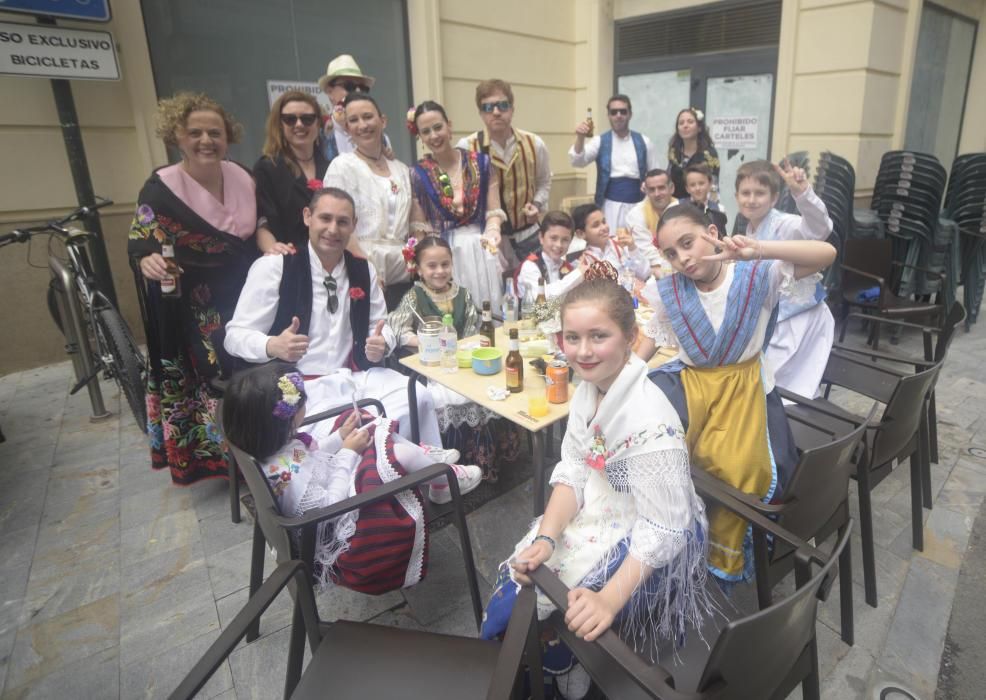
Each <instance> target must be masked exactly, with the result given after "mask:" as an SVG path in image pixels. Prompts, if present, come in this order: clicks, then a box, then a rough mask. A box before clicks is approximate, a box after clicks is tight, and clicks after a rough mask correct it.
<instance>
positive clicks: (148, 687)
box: [120, 632, 233, 700]
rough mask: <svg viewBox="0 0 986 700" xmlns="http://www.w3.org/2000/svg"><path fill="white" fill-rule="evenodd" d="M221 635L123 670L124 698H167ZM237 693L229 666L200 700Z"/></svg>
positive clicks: (198, 639) (191, 642) (223, 667)
mask: <svg viewBox="0 0 986 700" xmlns="http://www.w3.org/2000/svg"><path fill="white" fill-rule="evenodd" d="M218 636H219V635H218V633H211V632H210V633H208V634H203V635H202V636H200V637H196V638H195V639H192V640H189V641H188V642H186V643H184V644H181V645H180V646H177V647H172V648H171V649H169V650H168V652H167V653H164V654H157V655H154V656H151V657H148V658H146V659H144V660H143V661H138V662H136V663H133V664H130V665H128V666H123V667H122V668H121V669H120V697H124V698H147V699H148V700H151V699H153V698H167V697H168V695H169V694H170V693H171V692H172V691H173V690H174V689H175V688H176V687H177V686H178V684H179V683H180V682H181V681H182V679H183V678H184V677H185V676H186V675H188V672H189V671H191V670H192V667H193V666H194V665H195V663H196V662H197V661H198V660H199V659H200V658H201V657H202V656H203V655H204V654H205V652H206V650H207V649H208V648H209V646H210V645H211V644H212V643H213V642H214V641H215V640H216V637H218ZM232 690H233V675H232V674H231V673H230V671H229V665H228V664H227V663H223V664H222V665H221V666H220V667H219V668H218V669H216V672H215V674H213V676H212V678H210V679H209V681H208V683H206V684H205V687H203V688H202V690H200V691H199V693H198V694H197V695H196V697H197V698H202V699H203V700H204V699H205V698H213V697H216V696H220V697H221V696H222V694H223V693H225V692H227V691H232Z"/></svg>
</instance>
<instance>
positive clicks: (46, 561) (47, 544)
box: [34, 512, 120, 575]
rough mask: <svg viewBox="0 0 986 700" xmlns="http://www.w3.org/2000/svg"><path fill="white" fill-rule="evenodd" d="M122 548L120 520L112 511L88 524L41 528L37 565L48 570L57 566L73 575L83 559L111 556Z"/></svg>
mask: <svg viewBox="0 0 986 700" xmlns="http://www.w3.org/2000/svg"><path fill="white" fill-rule="evenodd" d="M119 547H120V519H119V516H118V514H117V513H115V512H114V513H112V514H111V515H109V516H108V517H105V518H103V519H101V520H93V521H91V522H89V523H87V524H86V526H85V527H72V526H71V524H66V523H64V522H57V523H52V524H50V525H44V526H42V527H41V530H40V532H39V533H38V545H37V549H36V551H35V555H34V567H35V568H40V569H42V570H44V571H47V570H49V569H56V570H59V571H61V572H63V573H64V574H65V575H69V574H71V572H72V569H73V567H75V566H77V565H78V564H79V563H80V562H86V561H99V560H100V558H101V557H106V558H111V557H113V556H114V555H115V554H116V553H117V552H118V551H119Z"/></svg>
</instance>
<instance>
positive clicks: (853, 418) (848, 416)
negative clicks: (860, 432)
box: [775, 387, 877, 428]
mask: <svg viewBox="0 0 986 700" xmlns="http://www.w3.org/2000/svg"><path fill="white" fill-rule="evenodd" d="M775 388H776V389H777V393H778V394H780V396H781V398H782V399H787V400H788V401H793V402H794V403H796V404H797V405H799V406H801V407H803V408H807V409H809V410H812V411H815V412H816V413H820V414H821V415H823V416H827V417H829V418H835V419H836V420H841V421H843V422H845V423H849V424H850V425H852V426H853V428H858V427H859V426H861V425H862V424H863V423H865V422H866V421H865V419H861V418H860V417H859V416H857V415H855V414H854V413H849V412H848V411H843V410H842V409H841V408H838V407H837V406H826V405H822V404H819V403H818V402H817V401H815V400H814V399H809V398H806V397H804V396H801V395H800V394H795V393H794V392H793V391H788V390H787V389H782V388H781V387H775ZM871 427H877V426H871Z"/></svg>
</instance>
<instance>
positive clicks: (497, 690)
mask: <svg viewBox="0 0 986 700" xmlns="http://www.w3.org/2000/svg"><path fill="white" fill-rule="evenodd" d="M532 632H533V633H534V635H535V637H534V643H539V641H540V640H538V639H537V637H536V633H537V594H536V593H535V592H534V588H533V587H531V586H524V587H523V588H521V589H520V593H518V594H517V600H516V602H515V603H514V609H513V612H511V613H510V621H509V622H508V623H507V631H506V633H505V634H504V635H503V643H502V644H501V645H500V654H499V656H498V657H497V660H496V667H495V668H494V669H493V680H492V682H491V683H490V687H489V690H488V691H487V693H486V698H487V700H499V699H500V698H507V697H511V693H512V691H513V688H514V685H515V684H516V682H517V673H518V672H519V671H520V667H521V664H522V663H523V662H524V652H525V651H527V642H528V639H530V637H531V633H532ZM535 671H536V675H537V676H538V677H540V676H541V669H536V670H535Z"/></svg>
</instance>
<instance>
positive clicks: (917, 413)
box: [778, 360, 942, 608]
mask: <svg viewBox="0 0 986 700" xmlns="http://www.w3.org/2000/svg"><path fill="white" fill-rule="evenodd" d="M860 364H861V365H867V366H868V370H869V371H879V368H878V367H877V366H876V365H874V364H873V363H872V362H869V361H865V360H861V361H860ZM941 367H942V363H941V362H939V363H936V364H934V365H932V366H931V367H930V368H929V369H926V370H924V371H921V372H916V373H914V374H912V375H909V376H906V377H896V385H895V387H894V390H893V393H892V394H891V396H890V398H889V399H888V400H887V404H886V406H885V407H884V410H883V415H882V416H881V417H880V420H879V422H876V423H874V422H873V421H872V420H868V419H867V418H866V417H863V416H858V415H855V414H853V413H850V412H849V411H846V410H844V409H842V408H840V407H839V406H836V405H835V404H833V403H831V402H829V401H828V400H826V399H807V398H805V397H803V396H798V395H797V394H793V393H791V392H789V391H785V390H783V389H780V388H779V389H778V391H779V392H780V394H781V396H782V397H783V398H785V399H788V400H789V401H791V402H793V403H792V404H791V405H788V406H787V407H786V412H787V414H788V416H792V417H796V418H797V420H799V421H801V422H803V423H806V424H808V425H816V426H819V428H820V429H822V430H826V431H828V432H831V433H834V434H836V435H838V434H841V433H843V432H848V430H849V429H856V428H859V427H860V426H867V428H868V429H867V439H866V446H867V449H866V450H864V451H862V453H861V455H860V459H859V460H858V461H857V462H856V465H855V470H854V473H853V478H855V479H856V482H857V484H858V487H859V488H858V497H859V520H860V525H859V529H860V537H861V540H862V546H863V578H864V588H865V589H866V602H867V603H868V604H869V605H871V606H872V607H874V608H875V607H876V606H877V587H876V558H875V556H876V555H875V551H874V542H873V507H872V502H871V500H870V494H871V492H872V491H873V489H875V488H876V487H877V485H878V484H880V482H882V481H883V480H884V479H886V478H887V477H888V476H889V475H890V473H891V472H892V471H893V469H894V467H896V466H897V464H898V463H900V462H902V461H903V460H904V459H905V458H906V459H907V460H908V462H909V465H910V479H911V539H912V545H913V547H914V549H916V550H918V551H922V550H923V549H924V514H923V506H924V487H923V481H924V475H925V473H926V471H927V468H926V466H925V464H924V460H923V454H922V449H921V446H922V439H921V434H922V433H924V435H925V438H926V436H927V432H926V430H925V427H924V424H925V423H926V421H925V417H926V415H927V411H926V410H925V401H926V400H927V397H928V395H929V393H930V392H931V391H933V390H934V386H935V382H936V381H937V379H938V374H939V372H940V371H941ZM826 379H827V380H828V381H829V382H831V383H833V384H838V385H839V386H842V383H841V382H840V381H839V380H838V379H837V378H835V377H832V376H829V377H827V378H826ZM823 381H825V380H823ZM846 388H849V389H851V388H852V387H851V386H850V387H846Z"/></svg>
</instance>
